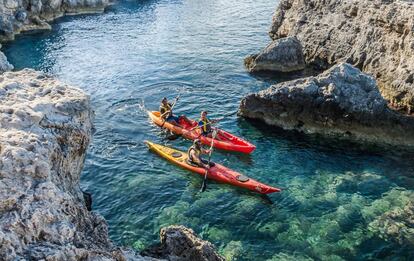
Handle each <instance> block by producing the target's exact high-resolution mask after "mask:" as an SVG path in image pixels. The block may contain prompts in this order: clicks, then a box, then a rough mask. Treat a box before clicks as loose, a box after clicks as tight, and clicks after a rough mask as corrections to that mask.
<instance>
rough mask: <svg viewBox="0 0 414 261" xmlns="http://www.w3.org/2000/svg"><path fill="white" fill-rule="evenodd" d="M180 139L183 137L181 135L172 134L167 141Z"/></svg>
mask: <svg viewBox="0 0 414 261" xmlns="http://www.w3.org/2000/svg"><path fill="white" fill-rule="evenodd" d="M179 137H181V135H179V134H170V135H168V136H167V139H168V140H176V139H178V138H179Z"/></svg>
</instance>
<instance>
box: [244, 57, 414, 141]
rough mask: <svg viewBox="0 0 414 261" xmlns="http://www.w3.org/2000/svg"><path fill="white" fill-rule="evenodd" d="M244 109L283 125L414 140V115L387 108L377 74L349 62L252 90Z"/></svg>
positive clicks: (361, 137) (371, 138)
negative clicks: (374, 74) (368, 72)
mask: <svg viewBox="0 0 414 261" xmlns="http://www.w3.org/2000/svg"><path fill="white" fill-rule="evenodd" d="M239 114H240V115H242V116H244V117H247V118H253V119H260V120H263V121H265V122H266V123H268V124H271V125H276V126H279V127H282V128H284V129H296V130H299V131H303V132H308V133H321V134H327V135H335V136H341V137H346V138H350V139H356V140H365V141H371V142H379V143H387V144H393V145H411V146H412V145H414V118H412V117H409V116H402V115H400V114H397V113H395V112H393V111H391V110H390V109H388V107H387V103H386V101H385V100H384V99H383V98H382V96H381V94H380V92H379V90H378V87H377V85H376V82H375V79H374V78H373V77H371V76H369V75H367V74H364V73H362V72H361V71H360V70H359V69H357V68H355V67H353V66H352V65H349V64H346V63H341V64H338V65H336V66H333V67H332V68H331V69H329V70H328V71H326V72H324V73H322V74H320V75H319V76H317V77H308V78H303V79H298V80H294V81H289V82H284V83H280V84H276V85H273V86H271V87H270V88H269V89H266V90H263V91H261V92H259V93H257V94H250V95H248V96H246V97H245V98H244V99H243V100H242V102H241V105H240V110H239Z"/></svg>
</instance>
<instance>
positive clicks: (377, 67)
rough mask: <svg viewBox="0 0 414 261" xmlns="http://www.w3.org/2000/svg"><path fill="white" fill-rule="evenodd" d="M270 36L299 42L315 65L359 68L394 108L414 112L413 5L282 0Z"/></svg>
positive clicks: (378, 0)
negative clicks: (344, 64)
mask: <svg viewBox="0 0 414 261" xmlns="http://www.w3.org/2000/svg"><path fill="white" fill-rule="evenodd" d="M270 36H271V38H272V39H273V40H278V39H283V38H285V37H290V36H295V37H297V38H298V39H299V41H300V42H301V44H302V45H303V52H304V57H305V61H306V63H307V64H309V65H316V66H317V67H320V68H322V69H328V68H329V67H330V66H332V65H334V64H338V63H341V62H347V63H350V64H352V65H354V66H356V67H357V68H359V69H360V70H362V71H363V72H366V73H368V74H371V75H373V76H374V77H375V79H376V80H377V83H378V86H379V89H380V91H381V94H382V95H383V97H384V98H385V99H387V101H389V104H390V105H391V106H392V107H394V108H396V109H401V110H404V111H405V112H407V113H411V112H412V111H413V109H414V107H413V106H414V2H413V1H400V0H387V1H384V0H351V1H342V0H330V1H325V0H312V1H304V0H281V1H280V3H279V6H278V8H277V10H276V13H275V14H274V17H273V23H272V26H271V30H270Z"/></svg>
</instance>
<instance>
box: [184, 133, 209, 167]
mask: <svg viewBox="0 0 414 261" xmlns="http://www.w3.org/2000/svg"><path fill="white" fill-rule="evenodd" d="M209 153H210V150H205V149H203V147H202V146H201V141H200V140H199V139H195V140H194V142H193V145H192V146H191V147H190V148H189V149H188V160H189V161H190V163H193V164H195V165H197V166H199V167H202V168H205V169H208V168H210V166H209V165H208V162H207V161H206V160H203V159H202V158H201V155H202V154H209Z"/></svg>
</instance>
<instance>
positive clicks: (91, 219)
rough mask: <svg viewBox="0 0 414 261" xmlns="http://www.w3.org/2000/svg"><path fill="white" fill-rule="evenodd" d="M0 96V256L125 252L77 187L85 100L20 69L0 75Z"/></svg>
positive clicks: (87, 119)
mask: <svg viewBox="0 0 414 261" xmlns="http://www.w3.org/2000/svg"><path fill="white" fill-rule="evenodd" d="M0 100H1V103H0V260H6V261H7V260H41V259H47V260H92V259H93V260H114V259H117V258H118V257H124V256H125V254H124V252H123V251H122V250H120V249H117V248H115V247H114V246H113V245H112V243H111V242H110V241H109V239H108V228H107V224H106V222H105V220H104V219H103V218H102V217H100V216H99V215H97V214H94V213H93V212H89V211H88V210H87V208H86V206H85V202H84V198H83V194H82V191H81V190H80V187H79V178H80V173H81V169H82V167H83V162H84V159H85V150H86V148H87V146H88V144H89V142H90V138H91V128H92V118H93V113H92V111H91V108H90V103H89V97H88V96H87V95H85V94H84V92H82V91H81V90H79V89H76V88H74V87H70V86H68V85H66V84H63V83H61V82H59V81H57V80H56V79H54V78H51V77H49V76H47V75H45V74H43V73H38V72H35V71H33V70H28V69H26V70H23V71H20V72H6V73H4V74H2V75H0ZM129 255H132V254H129ZM136 259H137V260H140V259H143V258H142V257H138V256H137V257H136Z"/></svg>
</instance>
